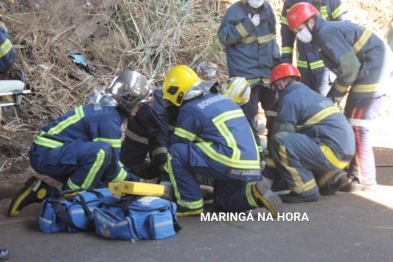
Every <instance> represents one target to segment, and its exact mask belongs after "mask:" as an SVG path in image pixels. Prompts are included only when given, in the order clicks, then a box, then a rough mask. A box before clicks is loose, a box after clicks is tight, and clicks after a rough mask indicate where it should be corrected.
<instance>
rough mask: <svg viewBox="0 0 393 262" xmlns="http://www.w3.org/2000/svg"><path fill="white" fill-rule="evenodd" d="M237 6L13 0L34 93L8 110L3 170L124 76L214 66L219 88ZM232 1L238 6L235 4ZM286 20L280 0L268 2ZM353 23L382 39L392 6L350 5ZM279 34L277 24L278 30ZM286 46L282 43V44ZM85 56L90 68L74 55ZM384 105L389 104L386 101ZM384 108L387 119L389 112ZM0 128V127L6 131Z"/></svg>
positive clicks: (12, 21) (5, 7)
mask: <svg viewBox="0 0 393 262" xmlns="http://www.w3.org/2000/svg"><path fill="white" fill-rule="evenodd" d="M230 2H231V1H218V0H199V1H195V0H188V1H187V0H163V1H156V0H136V1H134V0H132V1H131V0H95V1H89V0H67V1H62V0H10V1H7V2H6V3H5V2H2V3H0V12H1V14H2V15H3V19H4V21H5V23H6V26H7V29H8V32H9V34H10V35H11V41H12V43H13V44H14V47H15V49H16V50H17V58H16V63H15V66H14V68H17V69H20V70H22V71H23V72H24V73H25V76H26V82H28V83H29V84H30V86H31V88H32V89H33V91H34V94H33V95H29V96H25V97H24V98H23V101H22V105H21V106H20V107H19V108H7V111H5V112H3V119H2V125H3V126H2V129H1V130H0V172H5V171H10V169H11V166H12V165H13V164H14V163H17V162H18V161H26V160H27V150H28V148H29V146H30V144H31V141H32V140H33V137H34V136H35V135H36V133H37V130H38V129H39V128H40V127H42V126H44V125H45V124H47V123H48V122H50V121H52V120H54V119H56V118H57V117H58V116H60V115H62V114H63V113H65V112H67V111H68V110H69V109H71V108H72V107H74V106H77V105H79V104H82V103H86V102H88V97H89V95H90V94H92V93H93V91H94V89H98V90H101V89H103V88H105V87H107V86H108V85H109V83H110V81H111V80H112V79H113V77H114V76H115V75H116V74H118V73H120V72H122V71H124V70H126V69H131V70H136V71H138V72H140V73H142V74H143V75H144V76H146V78H147V79H148V80H149V81H150V82H151V83H152V84H153V85H159V84H161V83H162V80H163V77H164V75H165V74H166V72H167V71H168V70H169V69H170V68H171V67H173V66H174V65H176V64H186V65H188V66H190V67H192V68H194V69H196V66H197V64H198V63H200V62H201V61H207V62H212V63H215V64H216V65H217V66H218V67H217V77H216V78H215V79H216V80H218V81H219V82H220V83H223V82H224V81H225V80H226V79H227V68H226V57H225V53H224V50H223V47H222V46H221V45H220V43H219V42H218V39H217V36H216V33H217V30H218V27H219V26H220V22H221V19H222V16H223V14H224V13H225V11H226V7H227V6H228V5H229V4H230ZM233 2H234V1H233ZM270 3H271V4H272V6H273V7H274V9H275V11H276V15H277V21H278V22H279V21H280V15H281V8H282V3H283V1H282V0H275V1H270ZM347 5H348V7H349V8H350V9H351V10H352V14H353V17H354V18H355V19H354V20H355V21H356V22H358V23H359V24H361V25H366V26H367V27H369V28H370V29H372V30H373V31H374V32H375V33H377V34H378V36H380V37H381V38H383V37H384V35H385V33H386V26H387V23H388V21H389V20H390V18H391V17H392V10H391V6H390V1H389V0H379V1H378V0H376V1H369V2H364V1H359V0H349V1H348V2H347ZM278 32H279V25H278ZM278 42H279V45H280V38H278ZM71 54H81V55H82V56H83V57H84V58H86V62H87V66H81V65H80V64H78V63H77V62H76V61H75V60H74V59H72V58H71V57H70V55H71ZM385 104H386V103H385ZM388 111H389V110H385V111H384V112H382V114H390V111H389V112H388ZM0 126H1V125H0Z"/></svg>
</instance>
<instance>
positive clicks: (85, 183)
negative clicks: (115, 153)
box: [82, 149, 105, 188]
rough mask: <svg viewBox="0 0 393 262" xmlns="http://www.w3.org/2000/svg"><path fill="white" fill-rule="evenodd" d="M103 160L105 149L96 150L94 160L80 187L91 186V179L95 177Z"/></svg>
mask: <svg viewBox="0 0 393 262" xmlns="http://www.w3.org/2000/svg"><path fill="white" fill-rule="evenodd" d="M104 160H105V151H104V150H103V149H100V151H98V153H97V157H96V160H95V161H94V163H93V165H92V166H91V168H90V170H89V173H87V176H86V178H85V180H84V181H83V184H82V188H89V187H91V184H92V183H93V180H94V178H95V177H96V175H97V173H98V172H99V171H100V169H101V167H102V164H103V163H104Z"/></svg>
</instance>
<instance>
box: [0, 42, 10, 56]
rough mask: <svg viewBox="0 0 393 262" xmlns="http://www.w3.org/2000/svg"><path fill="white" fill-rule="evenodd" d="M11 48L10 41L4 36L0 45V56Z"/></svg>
mask: <svg viewBox="0 0 393 262" xmlns="http://www.w3.org/2000/svg"><path fill="white" fill-rule="evenodd" d="M11 49H12V44H11V41H10V40H9V39H8V38H6V39H5V41H4V43H3V44H2V45H1V46H0V58H1V57H3V56H5V55H6V54H8V52H9V51H10V50H11Z"/></svg>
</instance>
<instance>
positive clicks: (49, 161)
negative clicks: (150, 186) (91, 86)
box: [8, 71, 150, 216]
mask: <svg viewBox="0 0 393 262" xmlns="http://www.w3.org/2000/svg"><path fill="white" fill-rule="evenodd" d="M149 92H150V88H149V86H148V84H147V80H146V79H145V78H144V77H143V76H142V75H141V74H139V73H137V72H135V71H125V72H123V73H121V74H119V75H118V76H116V77H115V78H114V80H113V81H112V83H111V85H110V86H109V87H108V88H107V89H106V90H104V91H103V92H98V91H96V92H95V94H94V95H93V96H91V98H90V99H91V101H92V103H91V104H88V105H81V106H78V107H76V108H74V109H72V110H70V111H68V112H67V113H65V114H64V115H63V116H61V117H59V118H58V119H57V120H55V121H53V122H52V123H49V124H48V125H46V126H45V127H43V128H41V129H40V131H39V134H38V135H37V136H36V138H35V139H34V142H33V144H32V147H31V149H30V151H29V157H30V164H31V166H32V168H33V169H34V171H36V172H37V173H40V174H43V175H47V176H50V177H51V178H53V179H55V180H57V181H59V182H61V183H62V184H63V189H65V190H75V189H84V188H90V187H95V186H98V185H100V184H101V183H102V182H104V181H111V182H121V181H123V180H134V181H135V180H136V181H138V180H139V178H137V177H136V176H135V175H133V174H132V173H129V172H127V171H126V170H125V169H124V167H123V165H122V164H121V163H120V161H119V151H120V145H121V134H122V131H121V124H122V123H123V121H124V120H126V118H127V116H128V115H130V114H132V115H135V114H136V112H137V111H138V109H139V108H140V107H142V105H143V103H144V102H149V101H150V100H149V97H148V96H149V95H150V94H149ZM56 192H57V189H56V188H54V187H51V186H49V185H48V184H46V183H45V182H44V181H41V180H40V179H38V178H36V177H31V178H29V179H28V180H27V182H26V183H25V186H24V187H23V188H22V189H21V190H20V191H19V192H18V193H17V194H16V195H15V196H14V198H13V200H12V202H11V204H10V207H9V209H8V214H9V215H10V216H17V215H18V214H19V211H20V210H21V209H22V208H23V207H25V206H26V205H28V204H31V203H34V202H41V201H42V200H43V199H44V198H45V197H46V196H48V195H50V194H54V193H56Z"/></svg>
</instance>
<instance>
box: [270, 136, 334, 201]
mask: <svg viewBox="0 0 393 262" xmlns="http://www.w3.org/2000/svg"><path fill="white" fill-rule="evenodd" d="M272 141H273V143H272V145H270V147H269V149H270V155H271V157H272V159H273V161H274V163H275V165H276V168H277V169H278V172H279V174H280V175H281V177H282V178H283V179H284V180H285V181H286V182H287V183H288V185H289V188H290V189H291V191H293V192H295V193H297V194H299V195H301V196H308V195H312V194H314V193H315V192H317V191H318V187H317V182H316V180H315V179H314V174H313V170H320V171H340V169H339V168H338V167H335V166H334V165H333V164H332V163H330V162H329V160H328V159H327V158H326V156H325V155H324V153H323V152H322V150H321V148H320V146H319V145H318V144H317V143H316V142H314V141H313V140H312V139H311V138H309V137H308V136H307V135H304V134H300V133H289V132H280V133H277V134H276V135H275V137H274V138H273V140H272ZM321 175H322V174H321ZM318 179H319V177H317V180H318Z"/></svg>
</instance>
